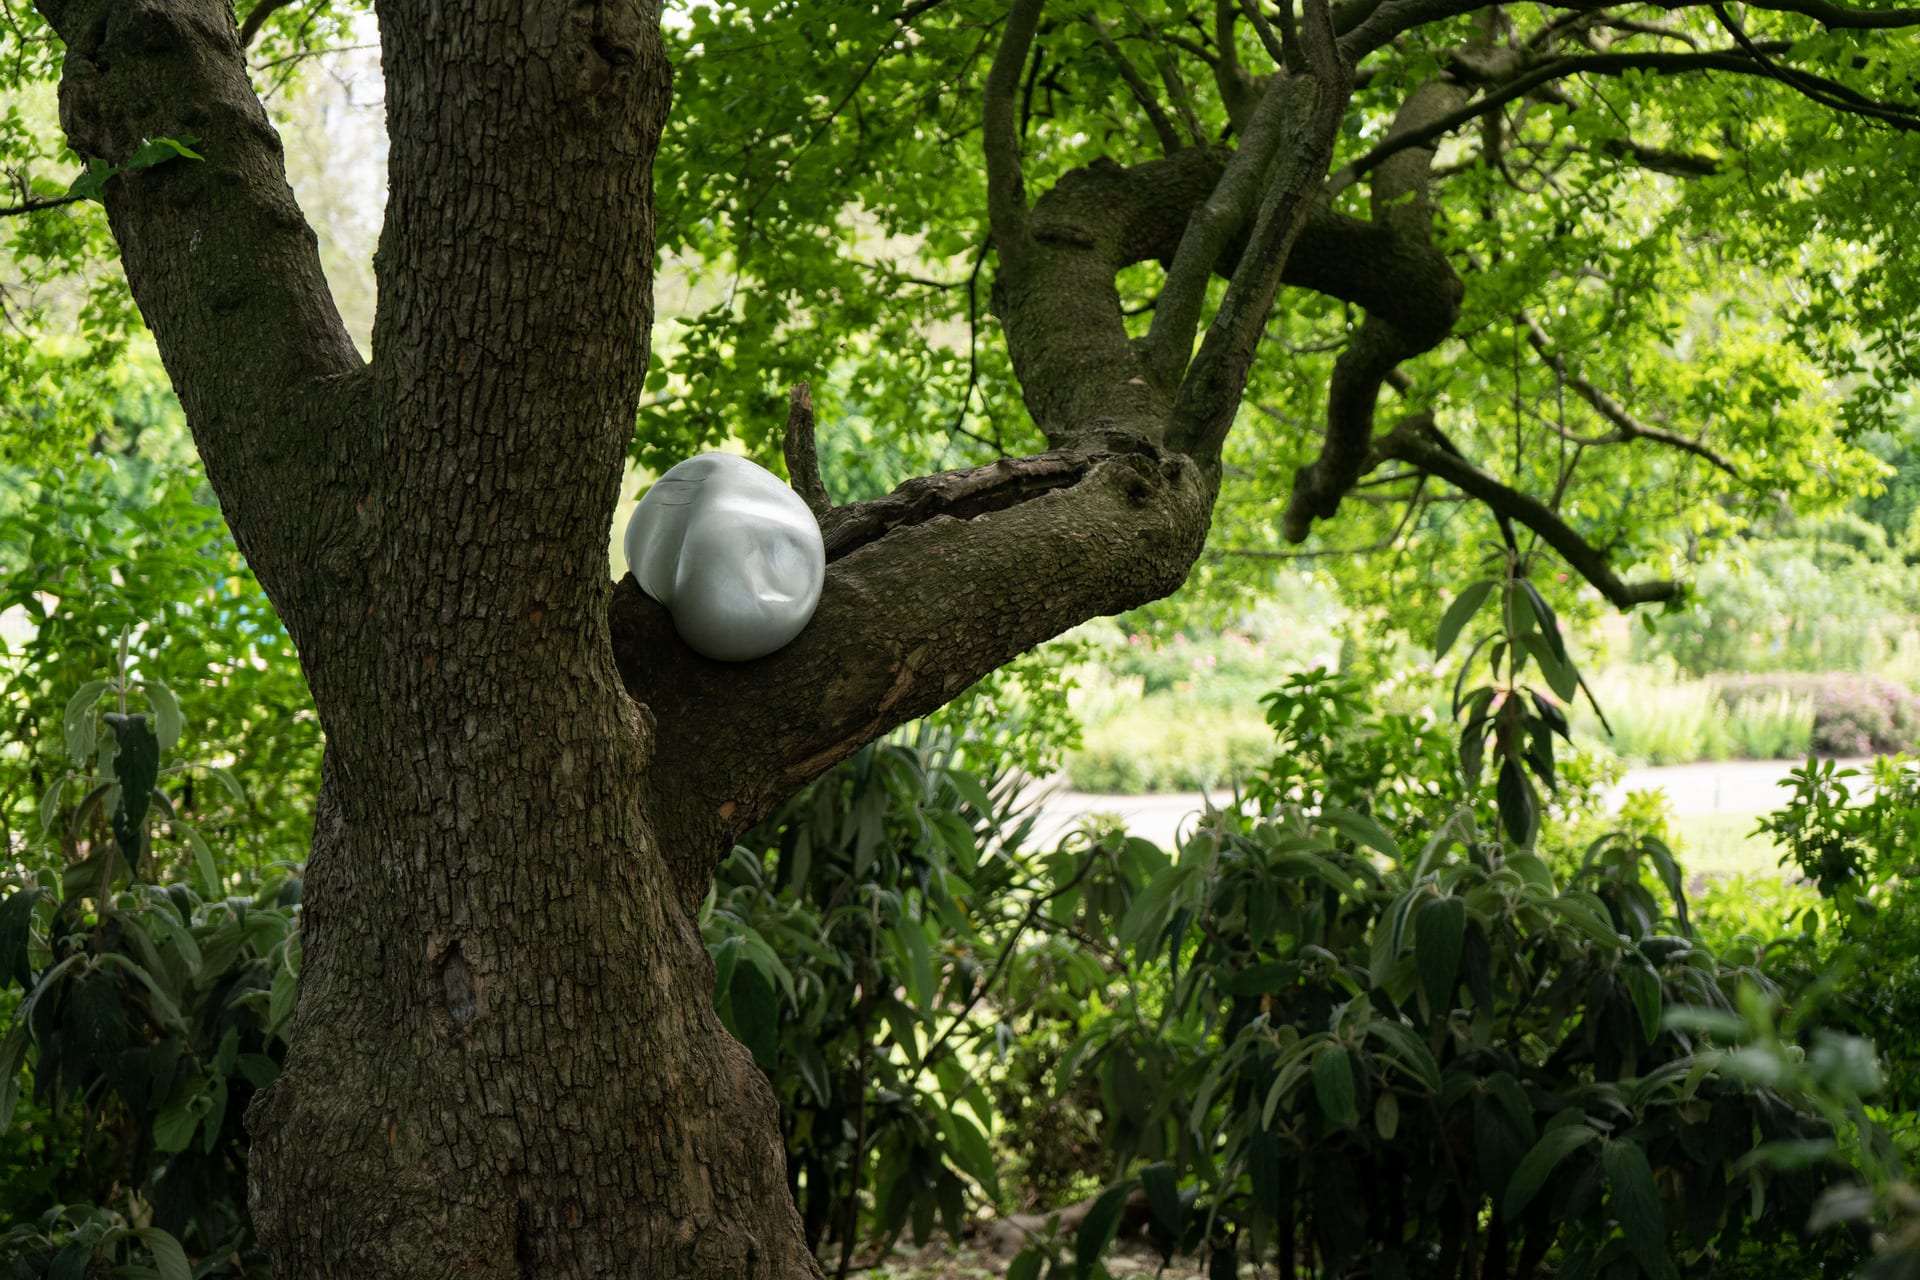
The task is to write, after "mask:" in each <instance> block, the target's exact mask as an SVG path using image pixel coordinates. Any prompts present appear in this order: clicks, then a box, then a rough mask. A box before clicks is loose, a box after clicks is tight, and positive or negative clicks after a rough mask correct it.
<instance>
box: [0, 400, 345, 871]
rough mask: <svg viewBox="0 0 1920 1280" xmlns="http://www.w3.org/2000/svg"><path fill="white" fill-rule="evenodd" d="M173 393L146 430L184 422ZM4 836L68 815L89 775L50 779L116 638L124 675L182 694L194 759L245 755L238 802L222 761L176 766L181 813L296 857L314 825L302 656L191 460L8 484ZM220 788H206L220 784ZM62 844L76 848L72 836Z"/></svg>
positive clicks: (52, 474) (4, 522)
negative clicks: (73, 716)
mask: <svg viewBox="0 0 1920 1280" xmlns="http://www.w3.org/2000/svg"><path fill="white" fill-rule="evenodd" d="M177 412H178V411H177V409H176V408H171V407H168V408H166V409H165V410H164V412H163V415H162V417H161V418H160V419H159V420H158V421H157V422H156V423H155V424H154V425H153V426H151V427H150V428H146V429H143V431H142V432H141V435H140V437H139V438H140V439H142V440H143V441H145V442H146V443H148V444H151V445H154V446H156V447H157V446H159V445H160V444H161V443H162V442H163V440H164V439H165V438H166V437H167V436H168V435H169V434H170V433H172V432H177V431H178V430H179V424H178V420H177V416H176V417H170V416H167V415H177ZM0 565H4V569H5V572H4V573H0V584H4V585H0V617H5V618H7V619H9V620H10V625H9V627H8V628H7V634H8V636H9V639H8V640H7V641H6V642H5V643H6V647H5V650H4V652H0V705H4V707H5V713H4V714H5V715H6V717H7V720H8V722H9V723H8V725H7V728H8V733H7V745H6V746H5V747H0V834H4V835H5V836H6V837H7V838H8V839H9V840H10V842H12V843H13V844H15V845H16V846H17V845H18V844H20V843H23V842H26V841H32V840H37V838H38V834H39V831H40V829H41V827H42V826H43V825H45V826H47V827H49V828H50V829H53V830H56V831H59V830H64V829H66V828H67V827H70V826H71V825H72V822H73V821H74V819H75V818H76V817H77V811H78V809H79V807H80V806H81V804H82V803H84V801H85V799H86V796H87V794H88V789H87V788H86V787H72V788H68V789H65V790H63V791H60V792H58V794H57V798H56V799H54V800H53V801H51V803H53V804H55V805H57V810H55V809H47V810H46V812H45V815H44V816H45V819H46V820H45V823H44V824H43V821H42V817H43V814H42V810H43V808H44V807H45V806H46V805H47V804H48V803H49V800H48V797H49V789H50V788H52V787H53V785H54V781H55V779H57V778H58V777H60V776H61V775H62V774H64V773H65V772H66V770H67V767H68V755H69V752H68V742H67V735H66V732H65V728H64V726H63V716H64V713H65V710H66V706H67V702H68V697H69V695H70V694H71V693H72V691H73V690H74V689H76V688H79V687H81V686H82V685H83V683H84V682H85V681H86V680H87V679H88V678H89V677H91V676H93V675H94V674H95V673H97V672H99V671H101V670H103V669H112V668H114V667H115V664H116V663H117V661H118V658H119V653H118V650H119V646H120V643H121V639H122V637H123V635H128V634H131V635H132V637H133V638H134V641H135V644H134V649H133V666H132V671H131V673H130V679H131V680H132V681H133V683H135V684H141V685H144V686H145V687H147V688H149V689H153V688H160V689H166V690H169V691H171V693H173V694H174V695H175V696H176V705H177V707H178V709H179V710H180V711H182V712H183V713H184V714H185V716H186V717H187V719H186V720H184V721H183V723H182V725H181V726H179V728H178V729H177V730H176V732H185V733H186V734H187V735H188V737H189V738H190V740H191V741H193V742H194V743H195V744H196V750H197V751H198V752H200V753H201V758H202V759H204V760H207V761H210V762H222V761H227V762H230V761H232V760H234V759H245V760H247V761H248V763H249V767H250V769H251V770H252V772H253V776H254V778H255V784H254V786H253V787H252V788H251V790H250V792H249V794H248V796H247V797H246V798H245V799H244V800H243V799H242V798H240V797H239V796H237V795H236V794H235V791H234V790H233V789H229V788H228V787H226V786H224V785H221V784H220V782H219V780H218V775H214V776H213V777H212V778H210V777H209V775H207V774H206V773H205V772H191V773H186V774H184V775H182V776H180V777H179V778H178V779H177V785H174V786H173V788H172V790H171V791H170V794H169V799H170V802H171V804H172V806H173V809H174V812H175V813H176V814H177V815H178V816H179V817H181V818H183V819H191V820H192V821H194V822H196V823H200V824H204V825H207V826H209V827H218V828H219V829H221V830H223V831H224V832H227V833H228V834H229V842H230V844H231V845H232V846H234V848H233V852H234V853H235V854H236V855H237V856H238V857H239V858H240V860H241V861H243V862H245V863H247V864H249V865H253V866H257V867H264V866H266V865H268V864H270V863H272V862H274V861H276V860H279V859H284V858H288V857H298V856H300V855H301V853H302V852H303V851H304V849H305V846H306V842H307V840H308V838H309V834H310V832H311V823H312V819H311V816H310V814H309V812H308V808H309V803H308V802H309V799H310V797H311V796H312V795H313V793H314V790H315V788H316V786H317V782H318V769H319V745H320V731H319V723H318V721H317V719H316V717H315V716H314V713H313V709H312V705H311V701H310V699H309V698H308V695H307V690H306V684H305V681H304V679H303V677H302V676H301V673H300V668H299V664H298V662H297V660H296V658H295V656H294V653H293V645H292V642H291V641H290V640H289V639H288V637H287V635H286V632H285V629H284V628H283V627H282V626H281V625H280V621H279V618H278V616H277V615H276V614H275V613H274V611H273V608H272V605H271V604H270V603H269V602H268V601H267V599H266V597H265V595H264V594H263V593H262V592H261V590H260V586H259V583H258V582H256V581H255V580H254V578H253V575H252V574H251V573H250V572H248V570H247V568H246V565H245V563H244V561H243V560H242V559H241V557H240V554H239V552H238V550H237V549H236V548H235V547H234V545H233V542H232V539H231V537H230V536H229V535H228V533H227V531H226V526H225V525H224V523H223V522H222V521H221V519H220V512H219V509H218V508H217V507H216V506H214V505H213V504H212V502H211V499H210V497H209V495H208V494H207V491H206V488H205V481H204V479H203V478H202V477H201V476H200V475H199V473H198V470H197V468H187V467H176V466H172V465H161V464H156V463H151V462H148V461H146V460H145V459H144V458H143V457H142V456H138V455H136V456H132V457H128V456H124V455H123V456H119V457H110V456H93V455H89V454H86V453H85V452H80V453H78V454H77V455H75V456H73V457H70V458H68V459H67V461H66V464H65V466H64V467H63V468H62V469H59V470H48V471H46V472H44V473H41V474H39V475H36V476H34V477H32V478H30V479H27V480H25V482H24V483H22V484H21V485H20V487H19V488H18V489H17V490H15V492H14V493H13V494H11V495H10V496H9V497H7V498H5V499H0ZM210 781H211V782H212V783H213V785H208V784H209V782H210ZM65 847H66V848H67V849H68V850H69V851H71V843H70V842H68V843H66V845H65Z"/></svg>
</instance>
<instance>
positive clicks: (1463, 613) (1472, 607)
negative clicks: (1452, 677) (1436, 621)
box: [1433, 578, 1497, 661]
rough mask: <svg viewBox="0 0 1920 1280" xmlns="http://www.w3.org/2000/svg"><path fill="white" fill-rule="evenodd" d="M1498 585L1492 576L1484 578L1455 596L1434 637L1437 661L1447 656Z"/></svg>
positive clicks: (1442, 616) (1434, 650) (1434, 653)
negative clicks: (1461, 631) (1448, 651)
mask: <svg viewBox="0 0 1920 1280" xmlns="http://www.w3.org/2000/svg"><path fill="white" fill-rule="evenodd" d="M1495 585H1497V584H1496V583H1495V582H1494V581H1493V579H1491V578H1482V579H1481V580H1480V581H1479V582H1476V583H1473V584H1472V585H1471V586H1469V587H1467V589H1466V590H1464V591H1462V592H1461V593H1460V594H1459V595H1458V596H1455V597H1454V601H1453V603H1452V604H1450V605H1448V606H1447V611H1446V613H1444V614H1442V615H1441V618H1440V630H1439V631H1438V632H1436V633H1435V635H1434V637H1433V656H1434V659H1435V660H1436V661H1438V660H1439V659H1441V658H1444V657H1446V656H1447V650H1449V649H1451V648H1453V642H1454V641H1455V640H1457V639H1458V638H1459V637H1460V630H1461V628H1462V627H1465V626H1466V625H1467V622H1468V620H1469V619H1471V618H1472V617H1473V615H1474V614H1476V613H1478V612H1480V606H1481V605H1483V604H1485V603H1486V602H1487V596H1488V594H1490V593H1491V592H1492V591H1493V588H1494V587H1495Z"/></svg>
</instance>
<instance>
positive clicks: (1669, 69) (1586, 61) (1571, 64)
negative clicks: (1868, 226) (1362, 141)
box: [1327, 44, 1791, 194]
mask: <svg viewBox="0 0 1920 1280" xmlns="http://www.w3.org/2000/svg"><path fill="white" fill-rule="evenodd" d="M1760 47H1761V48H1774V49H1777V50H1784V49H1787V48H1790V47H1791V46H1789V45H1786V44H1780V45H1773V46H1760ZM1629 71H1655V72H1663V73H1673V74H1685V73H1688V72H1693V71H1731V72H1735V73H1738V74H1740V75H1757V76H1769V78H1771V76H1770V73H1769V72H1768V71H1767V69H1766V68H1765V67H1763V66H1761V65H1760V64H1759V63H1757V62H1755V61H1754V60H1753V57H1752V56H1751V55H1749V54H1747V53H1744V52H1742V51H1740V50H1738V49H1716V50H1710V51H1708V52H1705V53H1681V52H1679V51H1677V50H1676V51H1672V52H1647V53H1596V54H1584V55H1576V56H1571V57H1565V58H1555V59H1553V60H1552V61H1550V62H1545V63H1542V64H1541V65H1539V66H1537V67H1534V68H1532V69H1531V70H1529V71H1526V72H1524V73H1522V74H1521V75H1519V76H1517V77H1515V78H1514V79H1512V80H1510V81H1508V82H1507V83H1506V84H1503V85H1500V86H1498V87H1497V88H1493V89H1489V90H1488V91H1487V92H1486V94H1485V95H1483V96H1482V97H1479V98H1476V99H1475V100H1474V101H1472V102H1469V103H1467V104H1466V105H1465V106H1463V107H1460V108H1458V109H1457V110H1454V111H1451V112H1449V113H1447V114H1446V115H1444V116H1441V117H1440V118H1439V119H1437V120H1433V121H1430V122H1429V123H1427V124H1425V125H1423V126H1422V127H1420V128H1418V129H1414V130H1410V131H1408V132H1407V133H1404V134H1402V135H1400V136H1398V137H1391V138H1387V139H1385V140H1384V141H1382V142H1381V143H1380V144H1379V145H1377V146H1375V147H1374V148H1373V149H1372V150H1371V151H1368V152H1367V153H1366V154H1364V155H1362V156H1360V157H1359V158H1357V159H1355V160H1353V161H1350V162H1349V163H1348V164H1346V165H1345V166H1343V167H1342V168H1341V169H1340V171H1339V172H1338V173H1336V174H1334V175H1333V177H1331V178H1329V179H1328V180H1327V188H1328V191H1329V192H1330V193H1335V194H1337V193H1338V192H1340V191H1343V190H1345V189H1346V188H1348V187H1350V186H1352V185H1353V184H1354V182H1355V181H1356V180H1358V179H1359V177H1360V176H1361V175H1362V174H1364V173H1366V172H1368V171H1369V170H1371V169H1375V168H1377V167H1379V166H1380V165H1381V164H1383V163H1385V162H1386V161H1387V160H1389V159H1391V158H1392V157H1393V156H1395V155H1397V154H1399V153H1400V152H1402V151H1405V150H1407V149H1408V148H1410V147H1424V146H1429V145H1431V144H1432V143H1434V142H1435V141H1437V140H1438V139H1440V138H1442V137H1445V136H1446V135H1447V134H1449V133H1452V132H1453V131H1454V130H1455V129H1458V128H1459V127H1460V126H1461V125H1463V124H1468V123H1471V122H1472V121H1474V120H1477V119H1479V118H1480V117H1481V116H1484V115H1486V114H1487V113H1488V112H1490V111H1497V110H1499V109H1500V108H1501V107H1504V106H1505V105H1506V104H1507V103H1509V102H1512V101H1514V100H1515V99H1516V98H1523V97H1525V96H1526V95H1527V94H1529V93H1531V92H1532V91H1533V90H1535V89H1537V88H1539V87H1540V86H1541V85H1543V84H1546V83H1548V82H1549V81H1553V80H1561V79H1565V78H1566V77H1568V76H1575V75H1605V76H1617V75H1624V74H1625V73H1627V72H1629Z"/></svg>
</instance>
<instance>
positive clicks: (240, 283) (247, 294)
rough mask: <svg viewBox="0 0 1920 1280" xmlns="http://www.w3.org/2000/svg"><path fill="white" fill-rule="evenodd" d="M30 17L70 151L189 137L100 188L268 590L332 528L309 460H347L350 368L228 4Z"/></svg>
mask: <svg viewBox="0 0 1920 1280" xmlns="http://www.w3.org/2000/svg"><path fill="white" fill-rule="evenodd" d="M41 12H42V13H43V14H44V15H45V16H46V17H47V19H48V21H49V22H50V23H51V24H52V25H53V27H54V29H55V31H57V32H58V34H59V35H60V37H61V39H62V40H64V41H65V42H66V44H67V49H68V53H67V58H66V63H65V66H64V69H63V71H62V75H61V84H60V108H61V109H60V118H61V125H62V127H63V128H64V130H65V131H66V134H67V140H68V143H69V145H70V146H71V147H72V148H73V150H74V151H75V152H76V153H77V154H79V155H82V156H87V157H99V158H101V159H103V160H106V161H108V162H109V163H114V164H119V163H123V162H124V161H125V160H126V159H127V158H128V157H129V156H131V155H132V154H133V153H134V152H135V151H136V150H137V149H138V148H139V147H140V146H142V145H143V144H144V143H145V141H146V140H147V139H149V138H156V137H173V138H180V137H185V136H191V137H193V138H195V139H196V140H197V141H196V142H195V144H194V149H195V150H196V151H197V152H198V153H199V154H200V155H201V156H202V157H204V158H203V159H200V160H190V159H186V158H184V157H183V158H180V159H176V160H170V161H167V162H166V163H163V164H159V165H155V166H153V167H151V168H144V169H140V170H137V171H132V172H123V173H120V174H118V175H116V176H115V177H113V178H110V179H109V180H108V181H107V183H106V186H105V188H104V189H103V191H102V193H101V195H102V200H103V202H104V204H105V205H106V210H107V219H108V223H109V225H110V226H111V228H112V230H113V235H114V238H115V240H116V241H117V242H118V243H119V246H120V255H121V260H122V262H123V263H124V264H125V267H126V273H127V282H128V284H129V285H130V287H131V288H132V291H133V296H134V298H135V300H136V301H137V302H138V303H139V306H140V311H141V314H142V315H143V316H144V317H145V319H146V322H147V324H148V326H149V327H150V328H151V329H152V330H153V334H154V339H155V342H156V343H157V344H158V346H159V349H160V354H161V357H162V359H163V360H164V361H165V363H166V367H167V373H168V375H169V377H170V378H171V379H172V381H173V384H174V389H175V391H176V392H177V393H178V394H179V397H180V402H181V405H182V407H183V408H184V409H185V412H186V418H187V422H188V423H189V425H190V426H191V427H192V429H193V434H194V439H195V443H196V444H197V445H198V446H199V449H200V454H201V457H202V458H203V460H204V461H205V463H206V468H207V474H208V476H209V477H210V478H211V479H212V480H213V482H214V485H215V487H216V488H217V489H218V490H219V492H220V502H221V507H222V509H223V510H224V512H225V514H226V516H227V519H228V522H229V523H230V524H231V525H232V527H233V532H234V536H235V538H236V539H237V540H238V541H239V543H240V547H241V550H242V551H243V552H244V553H245V554H246V556H247V558H248V560H249V561H251V562H253V564H254V566H255V569H256V570H257V571H258V572H259V573H260V575H261V579H262V581H263V582H264V581H272V580H274V577H275V573H276V571H277V570H278V569H280V568H281V567H282V566H284V565H287V564H289V563H291V562H293V561H295V560H297V559H302V558H309V557H311V555H312V554H313V551H314V548H315V547H316V545H318V543H319V542H320V541H321V540H322V538H323V536H324V535H323V533H322V529H323V527H324V526H326V525H327V524H328V523H329V522H331V521H334V520H337V519H339V510H338V508H337V507H335V506H333V505H332V501H334V500H337V499H338V497H339V495H331V494H327V493H323V492H321V491H320V490H319V489H318V488H317V487H315V486H314V485H313V483H312V479H311V478H312V477H313V476H314V475H315V474H316V473H323V471H322V469H320V468H315V467H314V466H313V464H312V461H311V459H312V456H313V455H314V454H315V453H316V452H320V453H323V454H326V455H331V456H338V455H340V454H341V453H343V452H344V451H345V450H346V448H347V443H348V442H347V441H345V440H343V439H335V438H334V433H333V431H332V429H331V424H332V419H331V416H330V415H331V413H332V412H333V411H334V408H335V405H336V399H335V391H336V389H337V388H338V387H339V386H340V382H339V380H340V379H341V377H342V375H346V374H350V373H353V372H354V371H356V370H358V369H359V368H360V367H361V361H360V357H359V354H358V353H357V352H356V351H355V350H354V347H353V342H352V340H351V339H350V338H349V337H348V336H347V332H346V329H345V327H344V326H343V325H342V324H341V322H340V316H339V312H338V311H337V310H336V309H335V307H334V303H333V298H332V295H331V294H330V293H329V292H328V290H327V284H326V277H325V276H324V274H323V273H322V272H321V269H320V260H319V254H318V251H317V248H316V244H315V240H314V235H313V232H312V231H311V230H310V229H309V228H308V226H307V223H306V221H305V219H304V218H302V216H301V213H300V209H299V206H298V205H297V204H296V203H295V201H294V198H293V192H292V191H291V189H290V188H289V187H288V185H287V180H286V171H285V168H284V166H283V163H282V160H281V153H280V143H279V139H278V137H277V136H276V135H275V133H274V131H273V126H272V125H271V124H270V123H269V122H268V120H267V115H266V112H265V111H264V110H263V109H262V107H261V105H260V100H259V98H258V97H257V96H255V94H254V91H253V87H252V85H251V84H250V82H249V81H248V78H247V68H246V62H245V57H244V52H243V50H242V49H241V46H240V40H239V32H238V31H237V29H236V28H235V26H234V21H233V12H232V9H231V7H230V6H229V5H228V4H227V2H226V0H171V2H170V3H167V4H164V5H163V4H152V5H143V6H125V5H120V4H116V3H113V2H112V0H61V2H56V0H44V3H43V4H42V5H41ZM27 203H29V204H31V203H33V202H31V201H29V202H27ZM296 476H297V477H300V479H298V480H296V478H295V477H296ZM292 493H301V494H302V495H303V497H302V500H301V501H299V502H290V501H289V500H288V495H289V494H292ZM342 523H344V521H342ZM284 580H285V579H282V581H284ZM275 599H276V603H280V601H281V597H280V596H279V595H276V597H275ZM283 607H284V606H283ZM289 624H290V625H294V621H293V620H292V619H289ZM296 638H297V639H300V641H301V643H302V644H303V646H304V644H305V643H306V637H300V636H299V635H298V633H296ZM304 651H305V650H304V648H303V652H304Z"/></svg>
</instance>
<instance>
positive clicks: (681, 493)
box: [626, 453, 827, 662]
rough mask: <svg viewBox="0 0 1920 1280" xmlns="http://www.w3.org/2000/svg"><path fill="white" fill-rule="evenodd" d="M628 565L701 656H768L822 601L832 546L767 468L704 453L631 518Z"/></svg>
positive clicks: (674, 472)
mask: <svg viewBox="0 0 1920 1280" xmlns="http://www.w3.org/2000/svg"><path fill="white" fill-rule="evenodd" d="M626 549H627V566H628V568H630V569H631V570H632V571H633V576H634V580H635V581H637V582H638V583H639V584H640V589H641V590H642V591H644V592H646V593H647V594H648V595H650V596H652V597H653V598H654V599H655V600H658V601H659V602H660V603H661V604H663V605H665V606H666V607H667V611H668V612H669V613H671V614H672V615H673V626H674V630H676V631H678V632H679V633H680V638H681V639H682V640H685V641H686V642H687V644H688V646H689V647H691V648H692V649H693V651H694V652H695V653H698V654H701V655H703V656H705V657H708V658H716V659H718V660H720V661H722V662H745V661H746V660H747V659H749V658H759V657H764V656H766V655H767V654H769V653H772V652H773V651H774V650H775V649H778V648H780V647H781V646H782V645H784V644H786V643H787V642H788V641H789V640H792V639H793V638H794V637H795V636H797V635H799V634H800V629H801V628H802V627H804V626H806V625H807V622H808V620H809V619H810V618H812V617H813V611H814V609H815V608H817V607H818V606H819V604H820V588H821V587H822V586H823V585H824V584H825V582H826V580H827V549H826V544H825V543H823V542H822V541H821V540H820V524H819V522H818V521H817V520H815V519H814V517H813V512H811V511H809V510H807V504H806V503H805V502H803V501H801V499H800V495H799V494H797V493H795V492H794V491H793V490H792V489H789V488H788V487H787V486H786V485H785V484H784V483H783V482H782V481H781V480H780V478H779V477H778V476H776V475H774V474H773V472H771V471H768V470H767V469H766V468H765V467H762V466H759V465H758V464H756V463H752V462H748V461H747V460H746V459H745V458H742V457H738V456H736V455H734V454H731V453H703V454H699V455H697V456H695V457H692V458H688V459H687V460H686V461H685V462H682V463H679V464H677V465H675V466H673V467H671V468H669V469H668V471H667V474H665V475H663V476H661V477H660V479H659V480H658V481H656V482H655V484H654V486H653V488H651V489H649V490H647V495H646V497H644V498H642V499H640V505H639V506H638V507H637V508H635V510H634V513H633V519H631V520H629V521H628V522H627V536H626Z"/></svg>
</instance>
